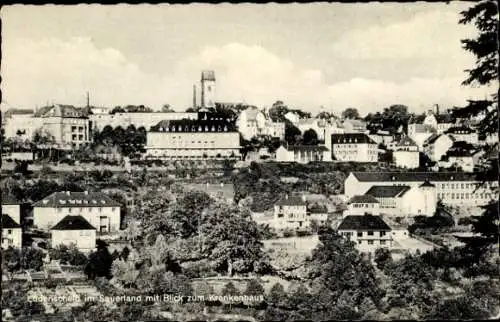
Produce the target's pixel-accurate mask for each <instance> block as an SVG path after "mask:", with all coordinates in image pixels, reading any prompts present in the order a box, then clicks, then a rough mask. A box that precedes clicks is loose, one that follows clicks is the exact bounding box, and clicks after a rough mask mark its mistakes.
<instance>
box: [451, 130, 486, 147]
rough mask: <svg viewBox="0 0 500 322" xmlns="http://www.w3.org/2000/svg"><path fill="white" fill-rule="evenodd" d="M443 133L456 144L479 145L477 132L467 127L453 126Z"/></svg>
mask: <svg viewBox="0 0 500 322" xmlns="http://www.w3.org/2000/svg"><path fill="white" fill-rule="evenodd" d="M445 133H446V134H448V135H450V136H451V137H452V138H453V139H454V140H455V141H457V142H458V141H463V142H467V143H469V144H473V145H477V144H479V136H478V133H477V131H476V130H473V129H471V128H470V127H467V126H453V127H450V128H449V129H448V130H447V131H446V132H445Z"/></svg>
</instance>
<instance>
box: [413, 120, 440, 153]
mask: <svg viewBox="0 0 500 322" xmlns="http://www.w3.org/2000/svg"><path fill="white" fill-rule="evenodd" d="M434 134H436V129H434V128H433V127H432V126H430V125H427V124H408V136H409V137H410V138H411V139H412V140H413V141H414V142H415V143H416V144H417V146H418V149H419V150H420V151H422V150H423V147H424V142H425V141H426V140H427V139H428V138H429V137H431V136H432V135H434Z"/></svg>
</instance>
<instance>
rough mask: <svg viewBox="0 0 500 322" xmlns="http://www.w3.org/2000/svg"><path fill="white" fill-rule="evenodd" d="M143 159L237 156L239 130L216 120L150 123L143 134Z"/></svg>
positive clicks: (238, 152) (235, 157) (238, 155)
mask: <svg viewBox="0 0 500 322" xmlns="http://www.w3.org/2000/svg"><path fill="white" fill-rule="evenodd" d="M145 157H146V158H147V159H206V158H210V159H219V158H233V159H239V158H240V134H239V133H238V132H237V130H236V128H235V126H234V125H233V124H231V123H228V122H226V121H220V120H172V121H161V122H160V123H158V124H157V125H155V126H153V127H152V128H151V130H150V131H149V132H147V137H146V155H145Z"/></svg>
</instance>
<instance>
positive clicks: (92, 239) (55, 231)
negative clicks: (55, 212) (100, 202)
mask: <svg viewBox="0 0 500 322" xmlns="http://www.w3.org/2000/svg"><path fill="white" fill-rule="evenodd" d="M50 232H51V244H52V245H51V246H52V248H55V247H57V246H59V245H66V246H69V245H71V244H73V245H75V246H76V248H78V249H79V250H80V251H82V252H91V251H93V250H94V249H95V248H96V229H95V227H94V226H92V225H91V224H90V223H89V222H88V221H87V220H86V219H85V218H84V217H83V216H80V215H77V216H66V217H64V218H63V219H61V221H59V222H58V223H57V224H56V225H55V226H54V227H51V229H50Z"/></svg>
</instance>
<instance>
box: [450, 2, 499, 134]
mask: <svg viewBox="0 0 500 322" xmlns="http://www.w3.org/2000/svg"><path fill="white" fill-rule="evenodd" d="M461 15H462V18H461V19H460V21H459V23H460V24H464V25H465V24H474V25H475V26H476V29H477V30H478V36H477V37H476V38H473V39H464V40H462V45H463V48H464V49H465V50H466V51H469V52H471V53H472V54H473V55H474V56H476V62H475V66H474V67H473V68H472V69H467V70H466V72H468V73H469V77H468V78H467V79H465V80H464V81H463V83H462V85H465V86H468V85H479V86H489V85H492V84H493V85H495V84H497V81H498V2H497V1H494V0H483V1H480V2H478V3H476V4H474V5H473V6H472V7H471V8H469V9H467V10H465V11H462V12H461ZM497 87H498V86H493V88H492V90H493V91H494V92H493V94H491V95H490V97H489V98H487V99H483V100H469V101H468V105H467V106H465V107H461V108H456V109H455V110H454V111H453V112H454V115H455V116H456V117H461V118H465V119H470V118H471V117H473V116H478V115H483V117H484V118H483V119H482V120H481V121H480V123H479V126H478V128H479V133H480V134H483V135H491V134H495V133H498V93H497V92H496V90H497ZM495 135H497V134H495Z"/></svg>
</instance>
